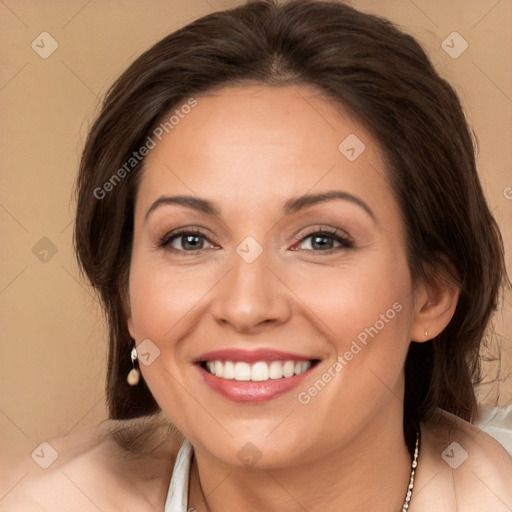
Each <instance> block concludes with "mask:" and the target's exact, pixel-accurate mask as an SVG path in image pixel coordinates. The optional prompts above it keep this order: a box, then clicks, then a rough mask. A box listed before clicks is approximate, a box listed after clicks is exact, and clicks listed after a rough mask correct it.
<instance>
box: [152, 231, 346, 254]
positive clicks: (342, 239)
mask: <svg viewBox="0 0 512 512" xmlns="http://www.w3.org/2000/svg"><path fill="white" fill-rule="evenodd" d="M185 235H196V236H199V237H202V238H204V239H205V240H207V241H208V242H210V243H212V242H211V241H210V239H209V238H208V237H207V236H206V234H205V233H204V232H203V231H201V230H199V229H195V228H191V229H187V230H182V231H178V232H176V233H168V234H166V235H164V236H163V237H162V238H160V239H159V241H158V243H157V246H158V247H159V248H161V249H166V250H169V251H172V252H181V253H198V252H200V251H202V250H204V249H198V250H196V251H185V250H183V249H176V248H174V247H170V244H171V242H173V241H174V240H175V239H177V238H180V237H182V236H185ZM313 235H319V236H323V237H327V238H332V239H333V240H335V241H336V242H338V243H339V244H340V245H341V247H333V248H331V249H325V250H319V251H315V250H312V249H297V250H298V251H306V252H316V253H322V252H323V253H327V254H331V253H332V252H333V251H336V250H340V249H351V248H353V247H354V241H353V240H352V239H351V238H350V237H349V236H348V235H347V234H346V233H343V232H340V231H339V230H337V229H331V228H327V229H326V228H321V229H318V228H317V229H315V230H313V231H308V232H306V233H301V234H299V235H297V236H296V237H295V240H297V241H298V242H301V241H303V240H305V239H307V238H310V237H312V236H313Z"/></svg>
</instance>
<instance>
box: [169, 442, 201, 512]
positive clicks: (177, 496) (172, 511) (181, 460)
mask: <svg viewBox="0 0 512 512" xmlns="http://www.w3.org/2000/svg"><path fill="white" fill-rule="evenodd" d="M193 454H194V448H193V446H192V443H191V442H190V441H189V440H188V439H185V441H183V444H182V445H181V448H180V451H179V452H178V456H177V457H176V462H175V463H174V469H173V470H172V477H171V483H170V484H169V491H168V492H167V498H166V500H165V508H164V512H187V507H188V503H187V502H188V481H189V476H190V463H191V461H192V455H193Z"/></svg>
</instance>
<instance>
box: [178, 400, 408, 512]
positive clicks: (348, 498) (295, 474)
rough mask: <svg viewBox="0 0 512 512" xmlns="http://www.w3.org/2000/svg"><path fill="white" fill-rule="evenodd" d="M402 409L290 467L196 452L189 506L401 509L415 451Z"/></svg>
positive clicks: (204, 509)
mask: <svg viewBox="0 0 512 512" xmlns="http://www.w3.org/2000/svg"><path fill="white" fill-rule="evenodd" d="M388 412H389V411H388ZM398 412H399V414H394V415H393V416H392V417H389V415H387V417H386V418H384V421H383V420H382V419H380V420H379V419H378V418H374V419H373V420H372V423H371V424H369V425H367V427H366V428H364V429H362V430H361V431H360V432H359V433H358V434H357V436H356V437H354V438H352V439H351V440H350V441H349V442H346V443H344V444H343V445H340V446H338V447H334V446H333V447H332V449H331V450H329V451H328V452H327V453H318V455H317V456H316V457H314V458H307V460H305V461H304V462H303V463H300V464H296V465H293V466H291V467H286V468H283V467H278V468H258V467H257V465H256V466H254V467H252V468H250V469H248V468H239V467H236V468H233V467H230V466H227V465H224V464H222V463H220V462H219V461H216V460H215V461H213V460H212V459H209V458H208V457H207V455H203V454H201V453H197V454H195V455H194V460H193V464H192V470H191V478H190V492H189V506H188V509H187V510H191V509H192V510H194V509H196V510H198V511H200V512H234V511H237V512H249V511H254V510H268V511H273V510H276V511H277V510H279V512H292V511H293V512H297V510H343V511H344V512H352V511H354V512H355V511H360V510H366V511H379V512H382V511H390V512H396V511H399V510H401V509H402V504H403V501H404V498H405V493H406V491H407V485H408V483H409V477H410V471H411V456H410V453H409V450H408V448H407V445H406V443H405V439H404V435H403V425H402V415H401V410H400V411H398Z"/></svg>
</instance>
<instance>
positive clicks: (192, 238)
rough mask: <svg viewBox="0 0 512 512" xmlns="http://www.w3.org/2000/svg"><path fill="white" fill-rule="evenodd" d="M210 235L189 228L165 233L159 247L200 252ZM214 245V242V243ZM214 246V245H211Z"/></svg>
mask: <svg viewBox="0 0 512 512" xmlns="http://www.w3.org/2000/svg"><path fill="white" fill-rule="evenodd" d="M205 241H209V239H208V237H207V236H206V235H205V234H204V233H203V232H202V231H200V230H198V229H188V230H186V231H185V230H183V231H178V232H177V233H171V234H167V235H165V236H164V237H163V238H162V239H161V240H160V241H159V242H158V247H161V248H166V249H170V250H174V251H184V252H198V251H200V250H202V249H206V247H204V245H205ZM212 245H213V244H212ZM210 248H212V247H210Z"/></svg>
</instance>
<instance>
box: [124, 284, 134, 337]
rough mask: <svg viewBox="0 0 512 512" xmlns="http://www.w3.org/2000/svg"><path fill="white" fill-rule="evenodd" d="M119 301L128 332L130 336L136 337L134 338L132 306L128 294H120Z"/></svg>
mask: <svg viewBox="0 0 512 512" xmlns="http://www.w3.org/2000/svg"><path fill="white" fill-rule="evenodd" d="M121 302H122V305H123V312H124V317H125V319H126V325H127V327H128V332H129V333H130V336H131V337H132V338H133V339H136V338H135V327H134V325H133V318H132V308H131V304H130V296H129V295H128V293H124V294H123V295H122V298H121Z"/></svg>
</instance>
